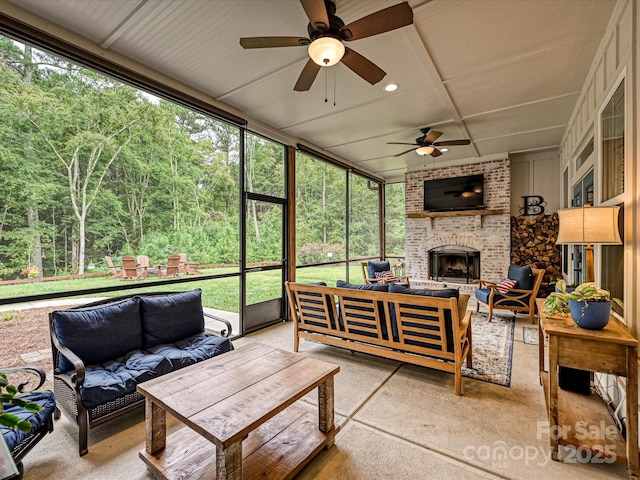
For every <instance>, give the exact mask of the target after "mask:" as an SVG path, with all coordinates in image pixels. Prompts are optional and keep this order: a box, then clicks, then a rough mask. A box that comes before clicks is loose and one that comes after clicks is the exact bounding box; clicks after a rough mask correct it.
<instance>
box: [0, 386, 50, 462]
mask: <svg viewBox="0 0 640 480" xmlns="http://www.w3.org/2000/svg"><path fill="white" fill-rule="evenodd" d="M20 398H21V399H22V400H25V401H28V402H31V403H36V404H38V405H40V406H41V407H44V408H43V410H40V411H39V412H28V411H26V410H24V409H23V408H22V407H16V406H15V405H13V404H11V403H5V404H4V405H3V408H4V411H5V412H6V413H11V414H13V415H16V416H17V417H18V418H20V419H21V420H29V422H31V425H33V427H32V428H31V430H30V431H29V432H22V431H20V430H17V429H14V428H9V427H5V426H0V431H1V432H2V437H3V438H4V441H5V443H6V444H7V447H9V451H13V450H14V449H15V448H16V447H17V446H18V445H19V444H20V443H22V442H23V441H24V440H25V439H26V438H27V437H28V436H29V435H31V434H33V433H34V432H35V431H37V430H38V429H39V428H40V427H42V424H43V423H45V422H46V421H47V419H49V418H51V416H52V415H53V412H54V410H55V408H56V401H55V398H54V396H53V392H50V391H48V390H44V391H36V392H32V393H29V394H28V395H24V396H22V395H21V396H20Z"/></svg>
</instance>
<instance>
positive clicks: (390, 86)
mask: <svg viewBox="0 0 640 480" xmlns="http://www.w3.org/2000/svg"><path fill="white" fill-rule="evenodd" d="M397 89H398V84H397V83H389V84H387V85H385V86H384V91H385V92H395V91H396V90H397Z"/></svg>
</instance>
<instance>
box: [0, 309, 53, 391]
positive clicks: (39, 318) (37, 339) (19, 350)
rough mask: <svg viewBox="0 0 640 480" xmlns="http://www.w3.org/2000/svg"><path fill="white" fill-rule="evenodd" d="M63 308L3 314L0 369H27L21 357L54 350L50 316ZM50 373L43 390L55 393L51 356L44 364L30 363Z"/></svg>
mask: <svg viewBox="0 0 640 480" xmlns="http://www.w3.org/2000/svg"><path fill="white" fill-rule="evenodd" d="M59 308H60V307H44V308H31V309H28V310H9V311H3V312H0V369H1V368H5V367H18V366H24V365H25V361H24V360H23V359H22V358H21V357H20V355H23V354H25V353H32V352H36V351H40V350H47V349H51V340H50V337H49V312H52V311H53V310H56V309H59ZM28 364H29V365H37V366H39V367H42V368H43V369H44V371H45V372H47V381H46V383H45V384H44V386H43V387H42V388H47V389H52V388H53V383H52V379H51V372H52V370H53V363H52V358H51V355H49V356H47V357H46V358H43V359H42V360H37V361H32V362H31V361H30V362H28Z"/></svg>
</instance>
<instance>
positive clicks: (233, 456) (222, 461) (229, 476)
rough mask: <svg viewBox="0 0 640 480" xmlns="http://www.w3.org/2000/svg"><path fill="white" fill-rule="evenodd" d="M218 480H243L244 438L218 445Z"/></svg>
mask: <svg viewBox="0 0 640 480" xmlns="http://www.w3.org/2000/svg"><path fill="white" fill-rule="evenodd" d="M216 480H242V440H238V441H237V442H235V443H233V444H231V445H229V446H228V447H227V448H221V447H216Z"/></svg>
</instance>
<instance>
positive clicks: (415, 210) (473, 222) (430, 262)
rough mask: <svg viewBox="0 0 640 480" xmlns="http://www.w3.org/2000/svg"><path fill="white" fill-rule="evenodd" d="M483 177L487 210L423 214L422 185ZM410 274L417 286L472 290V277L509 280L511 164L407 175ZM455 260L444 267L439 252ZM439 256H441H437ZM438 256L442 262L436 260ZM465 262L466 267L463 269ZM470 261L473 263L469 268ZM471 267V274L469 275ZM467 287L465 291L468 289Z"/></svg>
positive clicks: (501, 162) (441, 169)
mask: <svg viewBox="0 0 640 480" xmlns="http://www.w3.org/2000/svg"><path fill="white" fill-rule="evenodd" d="M479 173H482V174H484V190H485V192H484V201H485V205H486V208H485V209H484V210H470V211H463V212H460V211H458V212H441V213H439V212H434V213H429V212H424V211H423V192H424V187H423V185H424V181H425V180H432V179H440V178H449V177H461V176H466V175H474V174H479ZM405 195H406V214H407V219H406V240H405V242H406V243H405V254H406V260H405V261H406V272H407V274H409V275H411V276H412V279H411V284H412V286H413V285H415V286H416V287H420V286H427V285H432V284H441V283H456V284H461V290H462V291H465V290H466V291H467V292H466V293H470V291H472V290H473V288H474V287H473V278H470V279H469V280H468V279H467V276H469V277H475V278H477V277H478V276H479V277H480V278H483V279H486V280H499V279H500V278H503V277H505V276H506V272H507V269H508V267H509V262H510V253H511V230H510V225H511V223H510V218H511V217H510V199H511V168H510V162H509V160H508V159H504V160H494V161H488V162H481V163H474V164H469V165H462V166H454V167H446V168H436V169H431V170H423V171H417V172H411V173H408V174H407V175H406V194H405ZM446 250H449V251H450V252H452V253H451V255H452V257H450V258H448V259H447V260H446V262H447V263H450V264H451V265H447V264H445V265H443V262H442V261H441V260H440V258H441V252H443V251H446ZM436 252H437V255H436ZM434 257H438V260H437V261H434ZM456 257H457V260H460V261H462V260H464V263H465V265H463V266H462V267H461V262H460V261H456ZM469 261H470V262H471V264H470V265H469ZM469 268H471V270H470V271H469ZM465 284H466V285H469V286H468V287H465V286H464V285H465Z"/></svg>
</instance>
